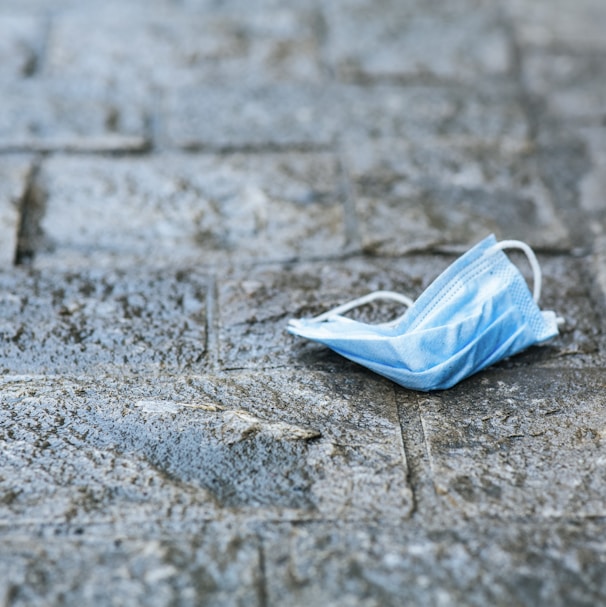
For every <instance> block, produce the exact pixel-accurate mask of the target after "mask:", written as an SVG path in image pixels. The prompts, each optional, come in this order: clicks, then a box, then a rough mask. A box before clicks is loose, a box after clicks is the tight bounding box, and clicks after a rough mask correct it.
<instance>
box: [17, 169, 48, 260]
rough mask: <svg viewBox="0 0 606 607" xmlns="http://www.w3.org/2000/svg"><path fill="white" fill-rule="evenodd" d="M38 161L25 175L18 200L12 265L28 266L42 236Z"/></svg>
mask: <svg viewBox="0 0 606 607" xmlns="http://www.w3.org/2000/svg"><path fill="white" fill-rule="evenodd" d="M39 172H40V163H39V162H34V163H33V164H32V167H31V169H30V172H29V174H28V176H27V182H26V186H25V189H24V191H23V195H22V196H21V200H20V201H19V227H18V229H17V245H16V249H15V254H14V261H13V263H14V265H16V266H28V265H31V263H32V262H33V260H34V256H35V254H36V250H37V248H38V244H39V242H40V240H41V238H42V230H41V228H40V221H41V219H42V216H43V214H44V207H45V204H46V200H45V195H44V193H43V192H42V190H41V189H40V187H39V185H38V183H37V180H38V174H39Z"/></svg>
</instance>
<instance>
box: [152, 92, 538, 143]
mask: <svg viewBox="0 0 606 607" xmlns="http://www.w3.org/2000/svg"><path fill="white" fill-rule="evenodd" d="M165 116H166V119H165V126H164V129H163V131H164V133H163V140H165V141H166V143H167V144H168V145H172V146H178V147H183V148H190V149H199V148H219V149H228V150H229V149H233V148H249V147H257V148H261V149H262V148H276V147H310V146H314V147H318V146H330V145H333V144H334V143H335V141H337V140H342V141H346V142H353V144H354V145H358V146H363V145H365V144H366V142H367V140H368V139H369V138H382V137H386V138H394V137H396V138H403V139H414V140H419V139H421V140H424V141H425V140H428V139H437V138H439V139H448V140H458V141H473V142H494V141H496V140H497V139H501V140H503V141H504V142H505V143H507V142H509V141H514V142H518V143H519V142H520V141H525V140H526V139H527V137H528V124H527V119H526V114H525V111H524V109H523V107H522V105H521V104H520V101H519V99H518V96H517V93H516V91H515V89H513V88H511V87H508V86H504V87H503V88H502V89H498V88H494V89H478V90H477V91H474V95H473V97H470V96H469V94H468V91H465V90H463V89H460V88H452V87H447V88H445V87H436V86H411V87H402V86H391V85H377V86H372V87H366V86H355V85H344V86H322V87H314V86H297V85H291V84H284V85H276V86H273V87H270V88H266V87H265V88H264V87H248V86H244V87H242V88H240V87H236V86H230V87H228V88H221V87H218V88H214V89H213V90H208V89H204V88H201V87H200V88H187V89H183V90H174V91H171V92H170V93H169V97H168V100H167V107H166V110H165ZM211 117H212V118H211Z"/></svg>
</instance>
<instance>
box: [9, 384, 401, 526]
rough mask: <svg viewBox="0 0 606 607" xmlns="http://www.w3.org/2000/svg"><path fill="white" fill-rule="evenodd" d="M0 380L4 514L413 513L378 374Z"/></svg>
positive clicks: (115, 520) (371, 516)
mask: <svg viewBox="0 0 606 607" xmlns="http://www.w3.org/2000/svg"><path fill="white" fill-rule="evenodd" d="M335 386H337V391H335ZM2 387H3V390H2V396H1V400H0V402H1V403H2V405H1V408H0V416H1V417H0V429H1V431H2V440H3V443H4V444H5V451H4V452H5V459H4V461H3V464H2V466H1V468H0V470H1V472H0V477H1V478H2V482H1V483H0V491H1V493H2V498H1V499H0V504H1V506H0V508H1V509H2V510H3V512H4V513H3V516H2V518H3V519H8V518H9V517H16V518H18V520H20V521H23V522H24V523H25V522H26V523H28V524H44V523H48V524H51V523H52V524H59V523H70V524H72V525H91V524H95V525H96V524H110V523H111V524H112V525H114V526H117V527H119V528H121V527H122V526H126V527H128V525H130V524H133V523H136V524H142V525H146V526H148V527H149V528H151V529H152V530H153V529H159V528H163V527H166V526H171V525H173V526H175V527H176V528H177V529H179V528H180V527H190V526H192V525H193V526H194V527H195V526H196V525H197V524H199V522H200V521H201V520H205V519H211V518H216V517H218V516H219V513H220V512H221V513H222V516H229V515H230V513H231V515H232V516H237V515H239V516H242V515H243V514H248V516H252V517H255V518H261V519H264V518H270V519H279V518H285V519H287V520H288V519H295V520H300V519H309V518H311V519H316V518H328V519H339V520H347V519H350V520H378V519H380V518H382V517H384V516H387V517H389V519H390V520H392V521H393V520H395V519H399V520H404V519H406V517H407V516H408V515H409V514H410V510H411V507H412V502H411V499H412V498H411V493H410V490H409V489H408V487H407V483H406V460H405V455H404V452H403V448H402V442H401V436H400V433H399V426H398V416H397V410H396V405H395V399H394V394H393V389H392V387H391V386H390V385H389V384H388V383H387V382H382V381H381V380H380V379H376V378H368V377H364V376H356V375H355V374H353V376H350V377H345V378H343V379H341V380H338V381H337V382H336V384H335V382H334V380H333V379H332V378H331V377H330V375H328V374H325V373H324V374H322V373H314V374H313V375H312V376H310V375H309V374H308V373H305V374H301V373H294V372H291V373H289V374H288V375H285V374H282V375H281V376H280V377H278V378H274V377H272V376H271V375H259V374H255V375H249V374H241V375H235V376H223V377H222V376H212V375H208V376H185V377H183V378H181V379H179V380H171V379H168V380H167V379H166V378H159V379H156V380H155V381H153V382H150V381H145V379H141V380H137V379H136V378H131V379H130V380H128V379H126V378H123V379H121V380H120V381H116V380H111V379H109V378H107V379H105V380H103V381H100V382H98V381H93V380H90V379H88V380H87V379H84V378H80V379H74V380H55V381H52V380H48V379H45V378H42V377H35V376H6V377H5V378H4V379H3V386H2ZM378 395H381V396H380V397H379V398H377V396H378ZM19 471H21V473H19ZM112 471H113V472H112ZM19 474H20V480H19V483H18V484H16V483H15V482H14V479H15V478H16V476H17V475H19ZM109 478H112V479H113V480H112V481H111V483H110V484H108V482H107V481H108V480H109Z"/></svg>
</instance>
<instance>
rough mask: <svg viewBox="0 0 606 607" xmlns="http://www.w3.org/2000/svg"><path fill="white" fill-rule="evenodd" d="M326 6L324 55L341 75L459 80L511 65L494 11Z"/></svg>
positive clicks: (502, 70)
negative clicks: (327, 44)
mask: <svg viewBox="0 0 606 607" xmlns="http://www.w3.org/2000/svg"><path fill="white" fill-rule="evenodd" d="M352 4H353V3H352ZM444 4H446V3H444ZM385 5H387V7H388V10H385V8H386V6H385ZM330 8H332V10H330ZM330 8H329V10H328V11H327V12H328V24H329V34H330V35H329V41H330V43H329V57H330V59H331V61H332V63H333V64H334V66H335V68H336V70H337V73H338V74H339V75H341V76H342V77H344V78H345V79H365V78H392V79H402V80H404V81H406V80H410V79H414V78H417V79H421V80H433V79H435V80H443V81H452V82H461V81H463V82H464V81H477V80H480V79H484V78H486V77H487V76H488V77H490V76H500V77H502V76H506V75H507V74H508V72H509V70H510V68H511V49H510V41H509V40H508V38H507V36H506V34H505V31H504V30H503V27H502V25H501V24H500V23H499V21H498V19H497V14H496V13H495V12H494V11H482V10H477V8H476V7H474V8H476V10H467V11H457V10H455V11H447V10H446V11H444V12H445V13H446V14H444V13H440V12H439V11H431V10H429V11H426V10H424V7H414V6H413V5H412V4H411V3H407V2H404V3H402V2H399V3H398V2H381V3H378V4H377V3H376V2H360V3H355V5H354V6H353V7H352V8H351V10H348V11H344V10H343V6H342V5H340V4H339V3H335V4H333V5H331V7H330Z"/></svg>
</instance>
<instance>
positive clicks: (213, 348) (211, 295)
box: [205, 275, 220, 373]
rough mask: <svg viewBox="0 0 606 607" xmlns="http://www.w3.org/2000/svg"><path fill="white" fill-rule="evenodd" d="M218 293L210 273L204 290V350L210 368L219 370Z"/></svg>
mask: <svg viewBox="0 0 606 607" xmlns="http://www.w3.org/2000/svg"><path fill="white" fill-rule="evenodd" d="M219 322H220V319H219V294H218V288H217V277H216V276H215V275H211V276H210V277H209V279H208V289H207V291H206V344H205V346H206V352H207V356H208V364H209V367H210V370H212V371H213V372H215V373H216V372H217V371H218V370H219V358H220V352H219V347H220V340H219Z"/></svg>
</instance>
